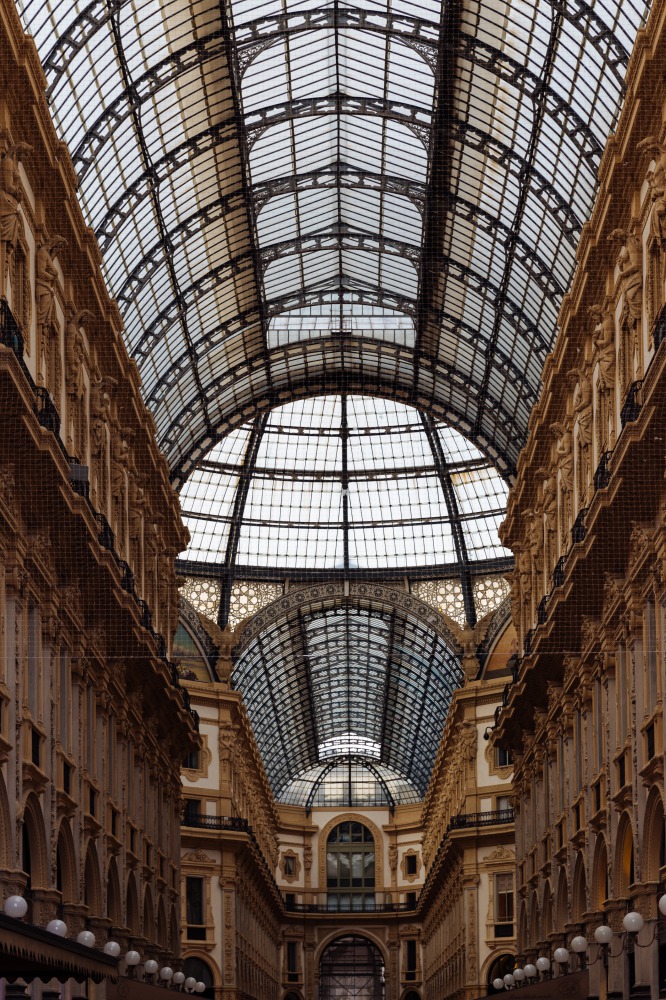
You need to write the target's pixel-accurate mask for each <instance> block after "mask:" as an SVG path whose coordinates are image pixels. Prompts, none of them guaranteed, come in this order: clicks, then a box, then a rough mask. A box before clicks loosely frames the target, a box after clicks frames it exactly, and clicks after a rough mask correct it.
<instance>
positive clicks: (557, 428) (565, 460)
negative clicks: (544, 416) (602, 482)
mask: <svg viewBox="0 0 666 1000" xmlns="http://www.w3.org/2000/svg"><path fill="white" fill-rule="evenodd" d="M550 429H551V432H552V434H553V435H554V436H555V438H556V440H557V444H556V446H555V456H556V461H557V467H558V479H559V511H560V538H561V542H562V544H564V543H565V541H566V539H567V536H568V534H569V527H570V521H571V497H572V494H573V489H574V470H573V448H572V443H571V430H570V429H569V428H568V427H567V426H566V425H565V424H561V423H553V424H551V425H550Z"/></svg>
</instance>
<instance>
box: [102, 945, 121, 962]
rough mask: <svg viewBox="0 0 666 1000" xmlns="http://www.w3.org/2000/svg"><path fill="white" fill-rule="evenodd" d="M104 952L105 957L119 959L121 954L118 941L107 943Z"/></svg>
mask: <svg viewBox="0 0 666 1000" xmlns="http://www.w3.org/2000/svg"><path fill="white" fill-rule="evenodd" d="M102 951H103V952H104V954H105V955H110V956H111V958H118V955H119V954H120V945H119V944H118V942H117V941H107V942H106V944H105V945H104V947H103V948H102Z"/></svg>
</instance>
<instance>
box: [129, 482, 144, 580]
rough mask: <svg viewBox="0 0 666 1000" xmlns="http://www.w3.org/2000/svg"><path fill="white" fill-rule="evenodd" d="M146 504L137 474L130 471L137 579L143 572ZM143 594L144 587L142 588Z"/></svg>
mask: <svg viewBox="0 0 666 1000" xmlns="http://www.w3.org/2000/svg"><path fill="white" fill-rule="evenodd" d="M145 506H146V495H145V490H144V488H143V486H141V484H140V482H139V480H138V478H137V476H136V475H135V474H134V473H130V477H129V537H130V564H131V565H132V568H133V569H134V573H135V574H136V577H137V580H140V579H141V577H142V575H143V573H142V571H143V564H142V555H143V520H144V509H145ZM140 589H141V591H142V596H143V587H141V588H140Z"/></svg>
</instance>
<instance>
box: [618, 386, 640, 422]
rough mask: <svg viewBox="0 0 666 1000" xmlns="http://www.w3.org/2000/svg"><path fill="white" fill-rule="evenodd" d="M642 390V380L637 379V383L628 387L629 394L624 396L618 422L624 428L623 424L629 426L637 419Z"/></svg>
mask: <svg viewBox="0 0 666 1000" xmlns="http://www.w3.org/2000/svg"><path fill="white" fill-rule="evenodd" d="M642 388H643V380H642V379H639V380H638V381H637V382H632V384H631V385H630V386H629V392H628V393H627V395H626V398H625V400H624V403H623V405H622V409H621V410H620V422H621V424H622V426H623V427H624V426H625V424H631V423H633V421H634V420H637V419H638V414H639V413H640V412H641V406H642V403H641V400H640V392H641V389H642Z"/></svg>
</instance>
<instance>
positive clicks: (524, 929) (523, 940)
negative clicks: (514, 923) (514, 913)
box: [517, 899, 530, 951]
mask: <svg viewBox="0 0 666 1000" xmlns="http://www.w3.org/2000/svg"><path fill="white" fill-rule="evenodd" d="M529 944H530V941H529V923H528V920H527V902H526V901H525V900H524V899H522V900H521V902H520V913H519V914H518V945H517V947H518V951H523V950H524V949H525V948H528V947H529Z"/></svg>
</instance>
